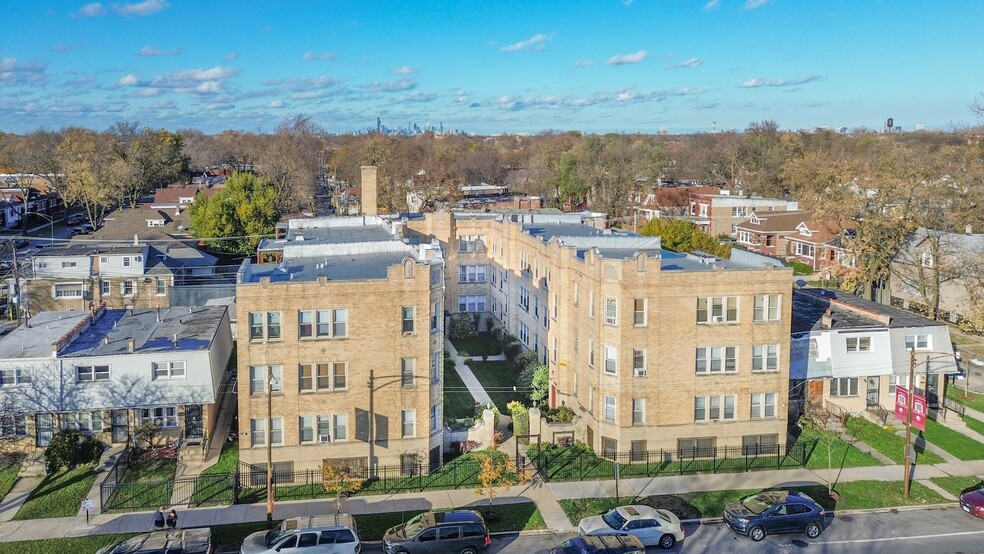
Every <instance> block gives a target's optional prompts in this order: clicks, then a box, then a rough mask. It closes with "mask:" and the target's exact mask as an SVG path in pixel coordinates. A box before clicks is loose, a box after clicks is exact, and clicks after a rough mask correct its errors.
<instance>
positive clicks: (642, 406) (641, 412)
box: [632, 398, 646, 425]
mask: <svg viewBox="0 0 984 554" xmlns="http://www.w3.org/2000/svg"><path fill="white" fill-rule="evenodd" d="M645 424H646V399H645V398H633V399H632V425H645Z"/></svg>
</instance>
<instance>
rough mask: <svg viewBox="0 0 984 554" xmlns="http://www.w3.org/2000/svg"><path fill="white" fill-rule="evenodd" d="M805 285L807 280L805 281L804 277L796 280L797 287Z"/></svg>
mask: <svg viewBox="0 0 984 554" xmlns="http://www.w3.org/2000/svg"><path fill="white" fill-rule="evenodd" d="M805 286H806V281H804V280H802V279H797V280H796V287H797V288H803V287H805Z"/></svg>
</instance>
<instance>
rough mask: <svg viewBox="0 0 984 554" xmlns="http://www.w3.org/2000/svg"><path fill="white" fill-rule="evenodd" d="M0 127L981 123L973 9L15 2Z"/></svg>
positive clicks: (619, 127) (978, 9)
mask: <svg viewBox="0 0 984 554" xmlns="http://www.w3.org/2000/svg"><path fill="white" fill-rule="evenodd" d="M3 4H4V5H3V8H2V10H0V13H2V18H3V20H4V23H3V38H2V40H0V130H3V131H7V132H25V131H30V130H33V129H36V128H38V127H41V126H45V127H49V128H55V129H57V128H61V127H63V126H69V125H78V126H85V127H90V128H93V129H105V128H106V127H108V126H109V125H110V124H112V123H113V122H115V121H120V120H136V121H139V122H140V123H141V124H143V125H149V126H153V127H163V128H167V129H171V130H178V129H182V128H197V129H200V130H202V131H205V132H207V133H213V132H218V131H221V130H223V129H240V130H250V131H271V130H273V129H274V128H275V127H276V125H277V124H278V123H279V122H280V121H282V120H284V119H286V118H290V117H293V116H294V115H296V114H307V115H309V116H311V117H312V119H313V120H314V121H315V122H316V123H318V124H319V125H321V126H322V127H323V128H325V129H326V130H327V131H329V132H349V131H355V130H358V129H364V128H368V127H374V126H375V121H376V117H377V116H379V117H381V118H382V121H383V124H384V125H387V126H390V127H405V126H407V125H408V124H409V123H411V122H412V123H416V124H418V125H420V126H421V127H423V126H424V125H425V124H427V123H430V124H432V125H435V126H436V125H438V124H439V123H440V122H443V124H444V127H445V128H446V129H447V128H457V129H463V130H465V131H468V132H472V133H480V134H494V133H536V132H539V131H542V130H545V129H554V130H580V131H585V132H658V131H659V130H660V129H661V128H665V129H666V130H667V131H669V132H670V133H685V132H694V131H710V130H711V128H712V125H713V124H714V122H717V128H718V129H744V128H745V127H746V126H747V125H748V123H749V122H752V121H760V120H763V119H773V120H775V121H777V122H778V123H779V124H780V126H781V127H782V128H784V129H796V128H812V127H816V126H832V127H841V126H846V127H850V128H853V127H860V126H864V127H869V128H880V127H881V125H882V123H883V122H884V120H885V119H886V118H887V117H893V118H894V119H895V123H896V124H897V125H900V126H902V127H903V128H904V129H907V130H912V129H914V128H915V125H916V124H917V123H922V124H923V125H924V126H925V127H926V128H927V129H931V128H938V129H951V128H954V127H959V126H964V125H968V124H972V123H974V122H975V121H974V118H973V116H972V114H971V113H970V110H969V109H968V105H969V104H970V103H971V102H972V101H973V100H974V99H975V97H977V95H978V94H979V93H980V92H981V91H984V78H982V76H984V74H982V73H981V68H982V67H984V48H980V46H979V35H980V30H981V29H982V28H984V4H982V3H981V2H980V1H979V0H966V1H965V0H947V1H946V2H942V1H931V0H923V1H910V0H893V1H887V0H886V1H873V0H843V1H842V0H827V1H813V0H796V1H793V0H699V1H695V2H694V1H688V0H634V1H633V0H614V1H607V0H592V1H576V0H566V1H557V2H551V1H534V0H526V1H517V2H512V1H496V2H488V1H486V2H480V1H476V0H472V1H462V2H427V1H421V0H415V1H410V0H407V1H397V0H392V1H374V0H361V1H352V2H348V1H341V0H339V1H313V0H312V1H302V0H283V1H277V2H274V1H260V0H253V1H249V2H242V1H232V0H229V1H218V0H199V1H192V0H144V1H131V2H102V3H86V2H84V1H79V2H73V1H49V2H44V1H37V2H34V1H16V0H4V2H3Z"/></svg>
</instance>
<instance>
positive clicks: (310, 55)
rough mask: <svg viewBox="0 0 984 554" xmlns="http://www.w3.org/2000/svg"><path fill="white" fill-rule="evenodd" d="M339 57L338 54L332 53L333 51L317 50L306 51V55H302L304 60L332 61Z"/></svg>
mask: <svg viewBox="0 0 984 554" xmlns="http://www.w3.org/2000/svg"><path fill="white" fill-rule="evenodd" d="M337 57H338V56H336V55H335V54H332V53H331V52H322V53H320V54H319V53H317V52H305V53H304V55H303V56H301V59H302V60H304V61H312V60H325V61H331V60H334V59H335V58H337Z"/></svg>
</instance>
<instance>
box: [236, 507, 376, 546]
mask: <svg viewBox="0 0 984 554" xmlns="http://www.w3.org/2000/svg"><path fill="white" fill-rule="evenodd" d="M295 548H297V549H301V548H303V549H304V550H298V551H299V552H304V554H358V553H359V552H360V551H361V550H362V542H361V541H360V540H359V533H358V532H357V531H356V527H355V518H353V517H352V516H351V515H349V514H335V515H327V516H305V517H293V518H290V519H285V520H284V521H282V522H281V523H280V525H279V526H278V527H276V528H275V529H271V530H269V531H259V532H257V533H253V534H252V535H249V536H248V537H246V540H244V541H243V545H242V547H240V549H239V552H240V554H274V553H276V552H294V550H293V549H295Z"/></svg>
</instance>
